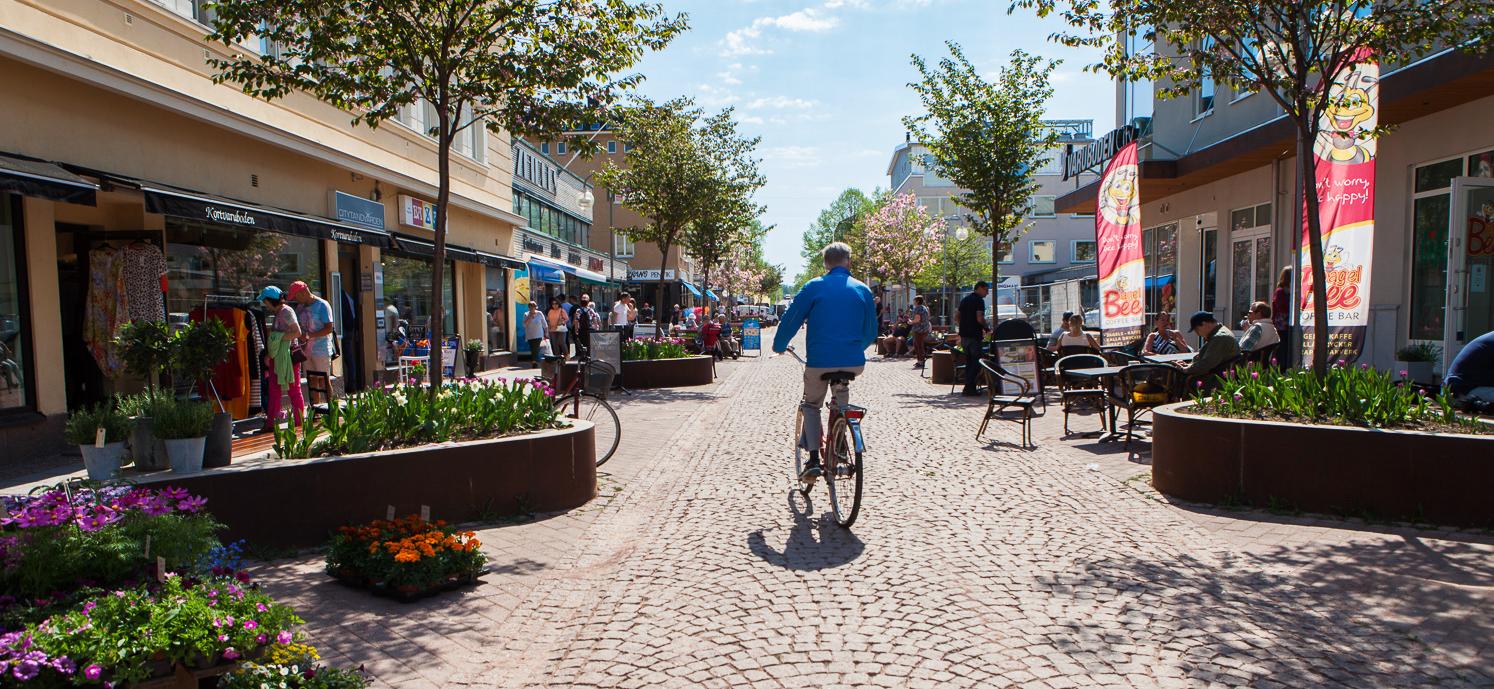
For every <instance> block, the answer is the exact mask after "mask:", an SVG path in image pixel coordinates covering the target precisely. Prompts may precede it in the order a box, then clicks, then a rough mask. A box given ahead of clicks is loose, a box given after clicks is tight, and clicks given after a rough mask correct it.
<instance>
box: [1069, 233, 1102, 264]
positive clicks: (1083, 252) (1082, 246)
mask: <svg viewBox="0 0 1494 689" xmlns="http://www.w3.org/2000/svg"><path fill="white" fill-rule="evenodd" d="M1096 255H1097V254H1096V252H1095V240H1093V239H1075V240H1074V241H1073V244H1072V245H1071V246H1070V247H1069V262H1070V263H1094V262H1095V257H1096Z"/></svg>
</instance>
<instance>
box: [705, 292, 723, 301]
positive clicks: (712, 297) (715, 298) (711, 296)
mask: <svg viewBox="0 0 1494 689" xmlns="http://www.w3.org/2000/svg"><path fill="white" fill-rule="evenodd" d="M706 298H707V299H710V300H711V301H721V297H718V296H716V293H715V292H712V291H710V290H706Z"/></svg>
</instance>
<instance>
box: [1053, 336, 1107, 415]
mask: <svg viewBox="0 0 1494 689" xmlns="http://www.w3.org/2000/svg"><path fill="white" fill-rule="evenodd" d="M1106 365H1107V363H1106V361H1105V357H1102V356H1100V355H1099V354H1070V355H1069V356H1066V357H1061V358H1059V360H1058V362H1057V363H1055V364H1054V365H1053V370H1054V372H1055V373H1056V374H1057V375H1056V376H1055V377H1056V378H1058V399H1059V406H1061V407H1062V408H1063V434H1064V435H1069V414H1070V413H1073V412H1074V411H1085V410H1093V411H1097V412H1099V413H1100V432H1101V433H1104V432H1105V404H1106V401H1105V388H1104V387H1103V386H1102V384H1101V383H1100V382H1099V381H1097V380H1091V379H1085V378H1078V377H1075V376H1068V375H1064V371H1069V370H1073V369H1076V368H1103V367H1105V366H1106Z"/></svg>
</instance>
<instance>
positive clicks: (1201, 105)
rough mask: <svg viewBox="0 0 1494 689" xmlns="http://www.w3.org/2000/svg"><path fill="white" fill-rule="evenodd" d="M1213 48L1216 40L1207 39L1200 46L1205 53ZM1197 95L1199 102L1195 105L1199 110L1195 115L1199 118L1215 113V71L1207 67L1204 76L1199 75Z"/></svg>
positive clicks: (1204, 68) (1203, 72) (1204, 69)
mask: <svg viewBox="0 0 1494 689" xmlns="http://www.w3.org/2000/svg"><path fill="white" fill-rule="evenodd" d="M1213 47H1214V39H1213V38H1205V39H1203V43H1202V45H1201V46H1200V48H1201V49H1202V50H1204V51H1208V50H1211V49H1213ZM1196 93H1197V97H1198V101H1197V102H1196V104H1195V105H1196V106H1197V110H1195V114H1197V115H1198V116H1199V117H1203V116H1204V115H1207V114H1209V113H1210V112H1213V110H1214V72H1213V70H1211V69H1209V68H1208V67H1207V66H1205V67H1203V71H1202V74H1200V75H1199V79H1198V89H1197V91H1196Z"/></svg>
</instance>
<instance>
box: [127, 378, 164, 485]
mask: <svg viewBox="0 0 1494 689" xmlns="http://www.w3.org/2000/svg"><path fill="white" fill-rule="evenodd" d="M170 402H171V397H170V395H166V394H164V393H161V392H149V391H147V392H141V393H137V394H134V395H128V396H126V397H121V398H119V412H120V413H121V414H123V415H124V416H125V418H127V419H129V420H130V437H129V440H130V443H129V449H130V459H131V461H133V462H134V463H135V468H136V469H137V470H140V471H154V470H158V469H165V468H166V450H165V448H164V447H162V445H161V440H160V438H157V437H156V435H155V433H154V430H153V429H154V425H153V422H152V417H153V416H154V415H155V409H156V407H157V406H158V405H159V404H162V403H168V404H169V403H170Z"/></svg>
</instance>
